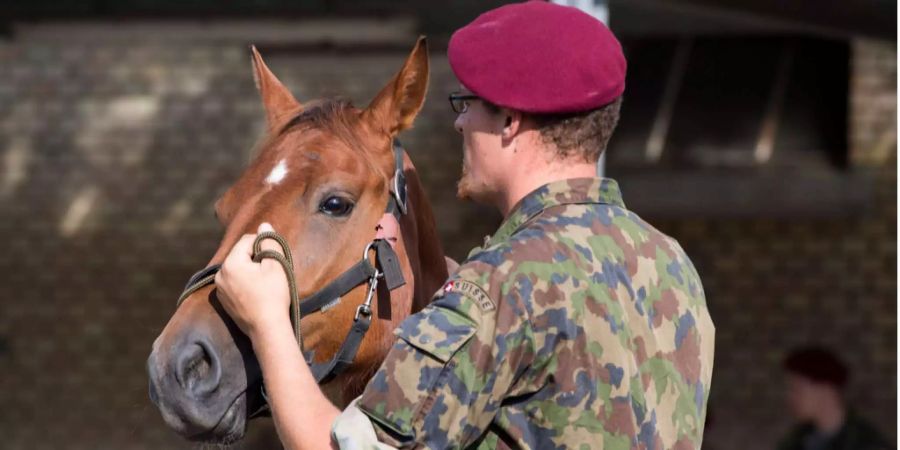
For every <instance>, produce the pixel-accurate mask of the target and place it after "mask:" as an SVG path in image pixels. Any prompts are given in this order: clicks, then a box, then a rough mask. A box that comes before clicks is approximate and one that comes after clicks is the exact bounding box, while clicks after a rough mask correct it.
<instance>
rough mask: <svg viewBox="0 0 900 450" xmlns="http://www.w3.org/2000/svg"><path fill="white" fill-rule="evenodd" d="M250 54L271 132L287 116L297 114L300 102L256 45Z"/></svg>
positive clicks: (254, 75) (254, 76)
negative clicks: (277, 75)
mask: <svg viewBox="0 0 900 450" xmlns="http://www.w3.org/2000/svg"><path fill="white" fill-rule="evenodd" d="M250 52H251V53H252V54H253V56H252V59H253V79H254V81H256V89H258V90H259V95H260V96H261V97H262V102H263V107H264V108H265V109H266V119H267V121H268V123H269V129H270V130H271V129H273V128H275V127H276V126H278V125H279V124H280V123H281V121H282V120H284V117H285V116H286V115H287V114H290V113H295V112H296V111H297V110H298V109H300V102H298V101H297V99H295V98H294V96H293V94H291V92H290V91H288V89H287V88H286V87H284V85H283V84H281V81H278V78H276V77H275V74H274V73H272V71H271V70H269V67H268V66H266V63H265V62H264V61H263V59H262V56H261V55H260V54H259V52H258V51H257V50H256V46H255V45H251V46H250Z"/></svg>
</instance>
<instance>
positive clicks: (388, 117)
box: [363, 36, 428, 136]
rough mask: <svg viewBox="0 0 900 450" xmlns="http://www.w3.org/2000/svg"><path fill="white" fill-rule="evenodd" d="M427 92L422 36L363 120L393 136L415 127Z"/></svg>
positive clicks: (377, 96) (426, 52)
mask: <svg viewBox="0 0 900 450" xmlns="http://www.w3.org/2000/svg"><path fill="white" fill-rule="evenodd" d="M427 90H428V44H427V42H426V41H425V37H424V36H420V37H419V39H418V40H417V41H416V45H415V47H413V50H412V52H411V53H410V54H409V57H408V58H407V59H406V62H405V63H403V67H402V68H401V69H400V71H399V72H398V73H397V74H396V75H395V76H394V78H393V79H391V81H390V82H388V84H387V85H386V86H385V87H384V88H382V89H381V92H379V93H378V95H376V96H375V98H374V99H373V100H372V102H371V103H370V104H369V107H368V108H366V110H365V111H364V112H363V117H365V118H366V120H368V121H369V123H371V124H372V125H373V126H374V127H376V128H380V129H383V130H385V131H386V132H387V133H388V134H390V135H391V136H394V135H396V134H397V133H399V132H400V131H403V130H405V129H407V128H409V127H410V126H412V123H413V120H414V119H415V118H416V115H417V114H419V110H421V109H422V104H423V103H425V93H426V92H427Z"/></svg>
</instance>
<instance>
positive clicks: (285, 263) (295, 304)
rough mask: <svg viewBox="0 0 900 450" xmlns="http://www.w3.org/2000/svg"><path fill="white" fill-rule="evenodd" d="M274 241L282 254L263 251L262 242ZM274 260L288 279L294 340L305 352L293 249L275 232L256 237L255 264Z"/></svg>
mask: <svg viewBox="0 0 900 450" xmlns="http://www.w3.org/2000/svg"><path fill="white" fill-rule="evenodd" d="M266 239H272V240H273V241H275V242H277V243H278V245H279V246H281V251H282V253H278V252H276V251H274V250H263V249H262V241H264V240H266ZM266 258H268V259H274V260H275V261H277V262H278V264H281V268H282V269H284V275H285V276H286V277H287V282H288V290H289V291H290V294H291V311H290V314H291V326H292V327H293V328H294V339H295V340H296V341H297V346H299V347H300V351H301V352H303V336H302V335H301V334H300V296H299V295H298V294H297V280H296V279H295V278H294V259H293V257H291V247H290V245H288V243H287V241H286V240H285V239H284V238H283V237H281V235H279V234H278V233H276V232H274V231H264V232H262V233H259V234H258V235H257V236H256V239H255V240H254V241H253V262H255V263H260V262H262V260H263V259H266Z"/></svg>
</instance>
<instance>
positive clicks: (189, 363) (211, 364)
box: [175, 342, 220, 397]
mask: <svg viewBox="0 0 900 450" xmlns="http://www.w3.org/2000/svg"><path fill="white" fill-rule="evenodd" d="M176 368H177V370H176V372H175V376H176V377H177V379H178V383H179V384H180V385H181V388H182V389H184V390H185V391H186V392H188V393H189V394H192V395H193V396H195V397H197V396H202V395H205V394H209V393H210V392H212V391H214V390H215V389H216V388H217V387H218V386H219V375H220V370H219V360H218V357H217V356H216V354H215V353H214V352H212V351H211V350H210V348H209V346H207V345H205V343H203V342H196V343H194V344H190V345H188V346H187V347H186V348H185V349H184V350H183V351H182V352H181V355H179V358H178V363H177V366H176Z"/></svg>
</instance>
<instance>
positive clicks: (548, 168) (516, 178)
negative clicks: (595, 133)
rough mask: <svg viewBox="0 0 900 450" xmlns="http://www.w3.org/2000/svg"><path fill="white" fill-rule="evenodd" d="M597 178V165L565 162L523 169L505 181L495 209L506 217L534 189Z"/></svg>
mask: <svg viewBox="0 0 900 450" xmlns="http://www.w3.org/2000/svg"><path fill="white" fill-rule="evenodd" d="M596 176H597V164H596V163H588V162H576V163H573V162H571V161H567V162H564V163H559V164H550V165H544V166H543V167H523V170H518V171H514V172H513V173H511V176H510V177H509V179H508V180H507V187H508V188H507V189H506V190H505V191H503V192H502V193H501V195H500V196H499V201H498V204H497V209H499V210H500V213H501V214H503V217H504V218H505V217H508V216H509V214H510V213H511V212H512V209H513V207H515V206H516V204H517V203H519V201H520V200H522V199H523V198H525V196H526V195H528V194H530V193H531V192H533V191H534V190H535V189H537V188H539V187H541V186H543V185H545V184H548V183H552V182H554V181H561V180H568V179H571V178H591V177H596Z"/></svg>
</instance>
